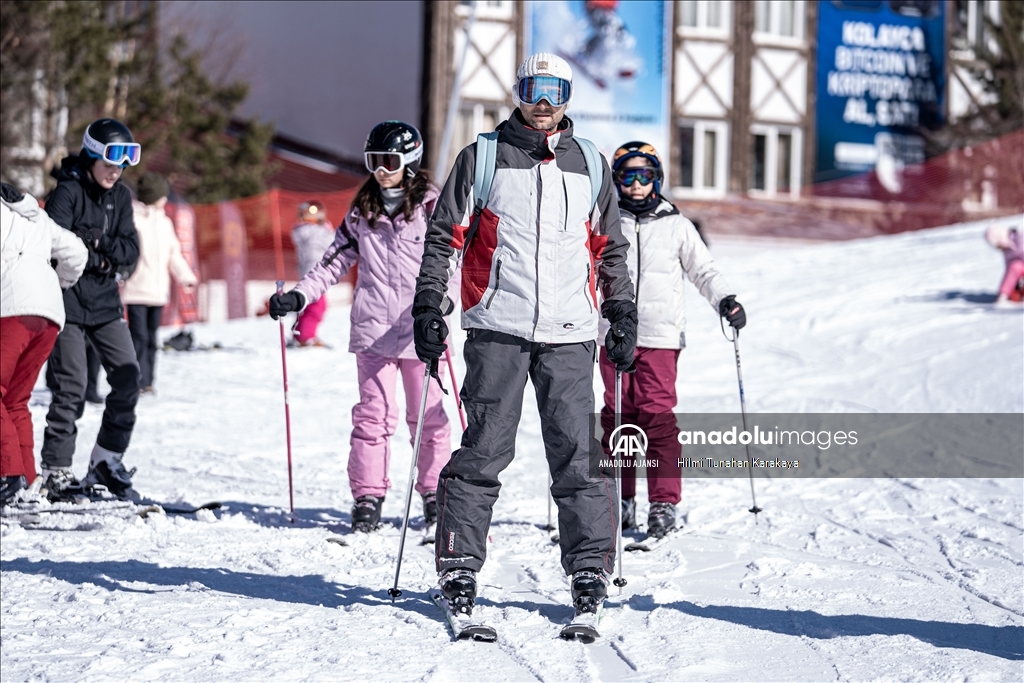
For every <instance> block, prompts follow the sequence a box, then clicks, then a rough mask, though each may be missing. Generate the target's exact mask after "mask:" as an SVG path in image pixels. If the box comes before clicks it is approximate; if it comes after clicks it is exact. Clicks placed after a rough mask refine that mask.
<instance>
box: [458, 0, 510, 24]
mask: <svg viewBox="0 0 1024 683" xmlns="http://www.w3.org/2000/svg"><path fill="white" fill-rule="evenodd" d="M513 4H514V3H513V2H512V0H459V4H458V5H456V6H455V11H456V12H457V13H458V14H460V15H463V16H465V15H468V14H469V13H470V11H471V10H472V9H473V6H474V5H476V17H477V18H484V19H511V18H512V13H513Z"/></svg>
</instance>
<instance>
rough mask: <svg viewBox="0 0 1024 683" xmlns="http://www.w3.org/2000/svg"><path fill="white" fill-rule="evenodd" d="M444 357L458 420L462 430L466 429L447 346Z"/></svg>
mask: <svg viewBox="0 0 1024 683" xmlns="http://www.w3.org/2000/svg"><path fill="white" fill-rule="evenodd" d="M444 359H445V361H446V362H447V363H448V376H449V377H451V378H452V393H454V394H455V406H456V407H457V408H458V409H459V422H461V423H462V431H466V413H464V412H463V411H462V397H460V396H459V385H458V383H457V382H456V381H455V366H454V365H453V364H452V351H451V349H449V348H447V347H446V348H445V350H444Z"/></svg>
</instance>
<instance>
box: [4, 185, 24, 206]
mask: <svg viewBox="0 0 1024 683" xmlns="http://www.w3.org/2000/svg"><path fill="white" fill-rule="evenodd" d="M0 197H3V198H4V201H5V202H7V203H8V204H17V203H18V202H20V201H21V200H22V199H24V198H25V195H23V194H22V193H21V192H18V188H16V187H14V185H8V184H7V183H0Z"/></svg>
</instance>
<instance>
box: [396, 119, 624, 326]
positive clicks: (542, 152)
mask: <svg viewBox="0 0 1024 683" xmlns="http://www.w3.org/2000/svg"><path fill="white" fill-rule="evenodd" d="M497 130H498V131H499V135H498V146H497V155H496V164H495V172H494V180H493V183H492V185H491V191H490V196H489V199H488V202H487V207H486V208H485V209H484V211H483V213H482V215H481V220H480V225H479V228H478V229H477V230H476V232H475V234H474V235H472V236H471V238H470V241H469V244H464V242H465V240H466V236H467V232H468V231H469V227H470V224H471V222H472V219H473V207H474V204H475V199H476V198H475V197H474V195H473V178H474V172H475V169H476V146H475V145H470V146H468V147H466V148H465V149H463V150H462V152H460V153H459V156H458V158H457V159H456V161H455V166H454V167H453V169H452V172H451V174H450V175H449V176H448V180H447V182H446V183H445V186H444V189H443V190H442V191H441V197H440V199H439V200H438V203H437V208H436V209H435V210H434V215H433V217H432V218H431V221H430V226H429V228H428V230H427V235H426V243H425V248H424V251H423V262H422V264H421V266H420V275H419V278H418V279H417V282H416V289H417V291H422V290H433V291H435V292H438V293H441V294H444V293H445V291H446V289H447V283H448V279H449V278H450V277H451V275H452V273H454V272H455V269H456V268H457V267H458V265H459V261H460V258H461V266H462V290H461V291H462V327H463V328H464V329H484V330H493V331H496V332H504V333H506V334H511V335H514V336H517V337H520V338H522V339H525V340H527V341H534V342H545V343H572V342H581V341H590V340H594V339H596V338H597V335H598V317H599V312H598V301H597V286H598V285H599V286H600V288H601V293H602V295H603V297H604V300H606V301H607V300H612V299H625V300H629V299H631V298H632V286H631V285H630V282H629V274H628V272H627V269H626V263H625V259H626V250H627V248H628V243H627V242H626V239H625V237H624V236H623V235H622V230H621V229H620V227H619V210H618V205H617V204H618V202H617V197H616V193H615V190H614V188H613V186H612V182H611V171H610V170H609V169H608V163H607V161H606V160H605V159H604V158H603V157H602V163H603V164H604V169H603V171H604V180H603V183H602V185H601V191H600V193H599V195H598V200H597V204H596V206H595V207H594V211H593V213H591V211H590V206H591V203H592V202H591V188H590V176H589V175H588V174H587V167H586V161H585V159H584V157H583V152H582V151H581V150H580V148H579V146H578V145H577V144H576V143H575V142H574V141H573V140H572V134H573V128H572V121H571V120H569V119H568V117H567V118H565V119H563V121H562V124H561V125H560V126H559V130H557V131H556V132H554V133H552V134H547V133H545V132H544V131H539V130H534V129H532V128H528V127H527V126H526V125H525V123H524V122H523V120H522V119H521V118H520V114H519V110H518V109H517V110H516V111H515V112H513V115H512V116H511V117H510V118H509V119H508V121H505V122H503V123H502V124H500V125H499V126H498V128H497Z"/></svg>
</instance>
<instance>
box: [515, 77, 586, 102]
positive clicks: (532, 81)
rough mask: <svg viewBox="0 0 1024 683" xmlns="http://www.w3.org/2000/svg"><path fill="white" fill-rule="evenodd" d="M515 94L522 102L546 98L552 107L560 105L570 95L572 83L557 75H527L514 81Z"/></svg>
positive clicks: (538, 100) (567, 99) (566, 100)
mask: <svg viewBox="0 0 1024 683" xmlns="http://www.w3.org/2000/svg"><path fill="white" fill-rule="evenodd" d="M516 95H517V96H518V97H519V101H520V102H522V103H523V104H537V103H538V102H540V101H541V100H547V101H548V102H550V103H551V106H552V107H561V106H563V105H566V104H568V103H569V98H571V97H572V83H571V82H569V81H567V80H565V79H564V78H558V77H557V76H527V77H526V78H522V79H520V81H519V82H518V83H516Z"/></svg>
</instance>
